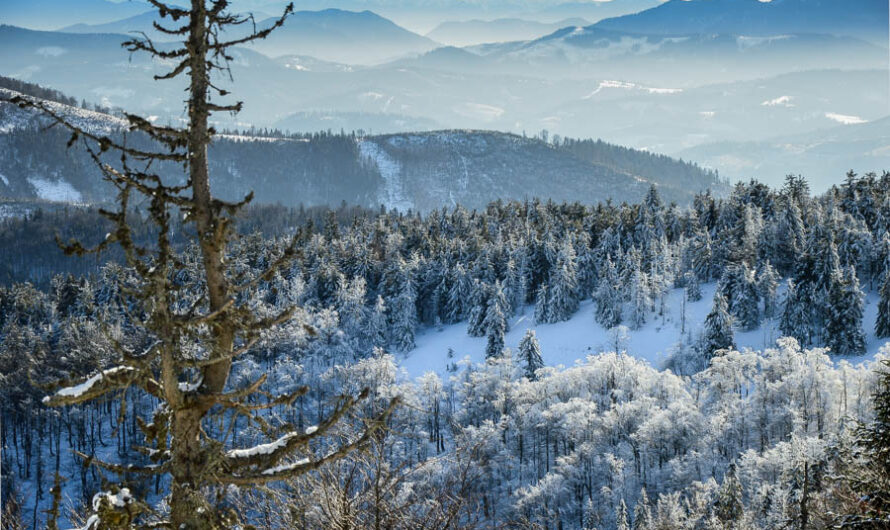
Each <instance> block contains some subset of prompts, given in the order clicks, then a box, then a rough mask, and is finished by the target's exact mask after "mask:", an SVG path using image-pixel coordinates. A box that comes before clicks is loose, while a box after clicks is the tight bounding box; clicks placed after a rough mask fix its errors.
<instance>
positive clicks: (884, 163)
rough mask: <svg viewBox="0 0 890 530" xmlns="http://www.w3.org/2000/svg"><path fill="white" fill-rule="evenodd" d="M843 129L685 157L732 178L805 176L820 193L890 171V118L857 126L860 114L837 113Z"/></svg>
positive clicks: (709, 147) (729, 145)
mask: <svg viewBox="0 0 890 530" xmlns="http://www.w3.org/2000/svg"><path fill="white" fill-rule="evenodd" d="M832 119H834V120H835V121H838V120H841V121H846V122H847V123H846V124H845V125H837V126H835V127H831V128H826V129H820V130H817V131H813V132H808V133H801V134H796V135H786V136H779V137H774V138H768V139H765V140H757V141H738V142H718V143H713V144H705V145H700V146H696V147H693V148H690V149H687V150H684V151H682V152H681V153H680V154H681V155H682V156H683V157H684V158H686V157H689V158H692V159H694V160H698V161H701V162H702V163H703V164H705V165H707V166H709V167H719V168H720V174H721V175H723V176H726V177H730V178H733V179H748V178H757V179H761V180H773V181H778V180H779V179H781V178H782V177H784V176H785V175H787V174H788V173H794V174H801V175H804V176H806V177H807V178H808V179H809V180H810V185H811V186H812V187H814V188H817V189H824V188H828V187H830V186H831V185H833V184H837V183H838V178H839V175H843V174H844V173H845V172H847V171H850V170H853V171H857V172H862V171H878V172H880V171H881V170H888V171H890V117H887V118H881V119H878V120H874V121H871V122H865V123H859V122H858V121H857V117H856V116H846V115H837V114H835V115H834V116H833V117H832Z"/></svg>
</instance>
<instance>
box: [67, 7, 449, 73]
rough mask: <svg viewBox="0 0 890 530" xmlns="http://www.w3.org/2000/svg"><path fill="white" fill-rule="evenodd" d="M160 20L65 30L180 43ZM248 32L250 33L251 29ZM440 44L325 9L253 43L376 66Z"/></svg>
mask: <svg viewBox="0 0 890 530" xmlns="http://www.w3.org/2000/svg"><path fill="white" fill-rule="evenodd" d="M255 15H256V14H255ZM276 19H277V17H268V18H265V19H258V22H257V25H258V26H259V27H264V26H268V25H271V24H272V23H273V22H274V21H275V20H276ZM155 20H158V18H157V14H156V12H154V11H149V12H145V13H141V14H139V15H136V16H133V17H129V18H125V19H122V20H116V21H112V22H107V23H103V24H75V25H72V26H68V27H66V28H64V29H63V30H61V31H64V32H70V33H121V34H126V33H129V32H132V31H143V32H145V33H146V34H148V35H150V36H151V37H152V38H156V39H158V40H162V41H169V40H176V39H174V38H171V37H170V36H169V35H164V34H162V33H160V32H158V31H157V30H155V29H154V28H153V27H152V22H154V21H155ZM168 25H169V21H168ZM244 30H245V31H246V30H247V27H246V26H245V27H244ZM239 36H241V35H240V34H239V33H233V34H231V35H230V36H229V37H230V38H237V37H239ZM436 46H437V44H436V43H435V42H433V41H431V40H430V39H428V38H426V37H423V36H421V35H418V34H416V33H412V32H410V31H408V30H406V29H405V28H402V27H400V26H398V25H396V24H394V23H393V22H392V21H390V20H388V19H386V18H383V17H381V16H379V15H377V14H375V13H372V12H371V11H361V12H355V11H344V10H340V9H324V10H321V11H297V12H295V13H294V14H293V15H292V16H290V17H288V19H287V22H285V25H284V26H283V27H282V28H281V29H280V30H278V31H276V32H275V33H273V34H272V35H271V36H270V37H269V38H268V39H266V40H261V41H257V42H255V43H253V44H251V45H250V48H251V49H254V50H256V51H259V52H261V53H263V54H265V55H268V56H270V57H277V56H280V55H302V56H312V57H315V58H317V59H321V60H325V61H333V62H340V63H346V64H372V63H378V62H382V61H385V60H389V59H393V58H396V57H399V56H402V55H407V54H412V53H419V52H424V51H427V50H430V49H433V48H435V47H436Z"/></svg>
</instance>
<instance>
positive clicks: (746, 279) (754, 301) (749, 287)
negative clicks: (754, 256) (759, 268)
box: [730, 263, 760, 331]
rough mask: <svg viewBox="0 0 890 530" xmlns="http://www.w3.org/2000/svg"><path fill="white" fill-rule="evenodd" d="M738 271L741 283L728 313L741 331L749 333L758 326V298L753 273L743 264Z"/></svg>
mask: <svg viewBox="0 0 890 530" xmlns="http://www.w3.org/2000/svg"><path fill="white" fill-rule="evenodd" d="M739 271H740V274H741V281H740V284H739V286H738V290H737V291H736V293H735V298H734V299H733V301H732V304H731V310H730V312H731V313H732V314H733V316H734V317H735V319H736V322H738V323H739V325H740V326H741V327H742V329H743V330H745V331H751V330H754V329H757V327H758V326H760V297H759V295H758V292H757V283H756V280H755V278H754V273H753V271H751V269H749V268H748V265H747V264H744V263H743V264H742V265H741V267H739Z"/></svg>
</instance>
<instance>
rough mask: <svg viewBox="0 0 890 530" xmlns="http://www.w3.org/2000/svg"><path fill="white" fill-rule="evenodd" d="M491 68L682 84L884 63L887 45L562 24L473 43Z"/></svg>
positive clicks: (819, 37)
mask: <svg viewBox="0 0 890 530" xmlns="http://www.w3.org/2000/svg"><path fill="white" fill-rule="evenodd" d="M468 50H469V51H473V52H475V53H478V54H480V55H483V56H485V57H487V58H488V59H489V60H490V61H491V62H492V63H496V64H493V65H492V66H491V67H490V68H491V69H494V70H500V71H503V72H511V73H519V72H534V73H535V74H536V75H550V76H555V75H564V76H565V75H568V76H572V77H589V76H591V74H592V72H594V71H595V72H596V75H598V76H604V77H611V78H618V79H632V80H635V81H647V82H651V83H665V82H666V83H672V84H676V85H681V86H695V85H701V84H702V83H703V82H705V83H707V82H711V83H713V82H721V81H733V80H739V79H751V78H756V77H767V76H772V75H778V74H781V73H785V72H789V71H801V70H809V69H821V68H883V67H885V66H886V60H887V50H886V49H884V48H881V47H879V46H876V45H874V44H870V43H866V42H864V41H861V40H857V39H854V38H851V37H836V36H831V35H816V34H788V35H781V36H776V37H747V36H737V35H731V34H703V33H702V34H687V35H672V36H667V35H646V34H639V33H626V32H622V31H612V30H606V29H602V28H600V27H599V25H593V26H588V27H584V28H581V27H574V28H563V29H560V30H559V31H556V32H554V33H552V34H550V35H547V36H545V37H542V38H540V39H536V40H533V41H529V42H512V43H504V44H492V45H481V46H474V47H471V48H468Z"/></svg>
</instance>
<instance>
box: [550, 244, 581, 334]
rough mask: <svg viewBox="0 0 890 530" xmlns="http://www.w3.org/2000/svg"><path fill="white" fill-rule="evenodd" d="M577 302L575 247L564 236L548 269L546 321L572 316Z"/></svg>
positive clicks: (576, 307) (561, 319)
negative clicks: (563, 240) (552, 263)
mask: <svg viewBox="0 0 890 530" xmlns="http://www.w3.org/2000/svg"><path fill="white" fill-rule="evenodd" d="M578 302H579V297H578V278H577V272H576V264H575V249H574V247H573V246H572V242H571V240H570V239H568V238H566V240H565V243H563V245H562V246H561V247H560V249H559V252H558V253H557V255H556V264H555V265H554V267H553V270H551V271H550V282H548V297H547V303H548V309H547V322H561V321H563V320H568V319H570V318H572V315H573V314H574V313H575V311H577V310H578Z"/></svg>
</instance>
